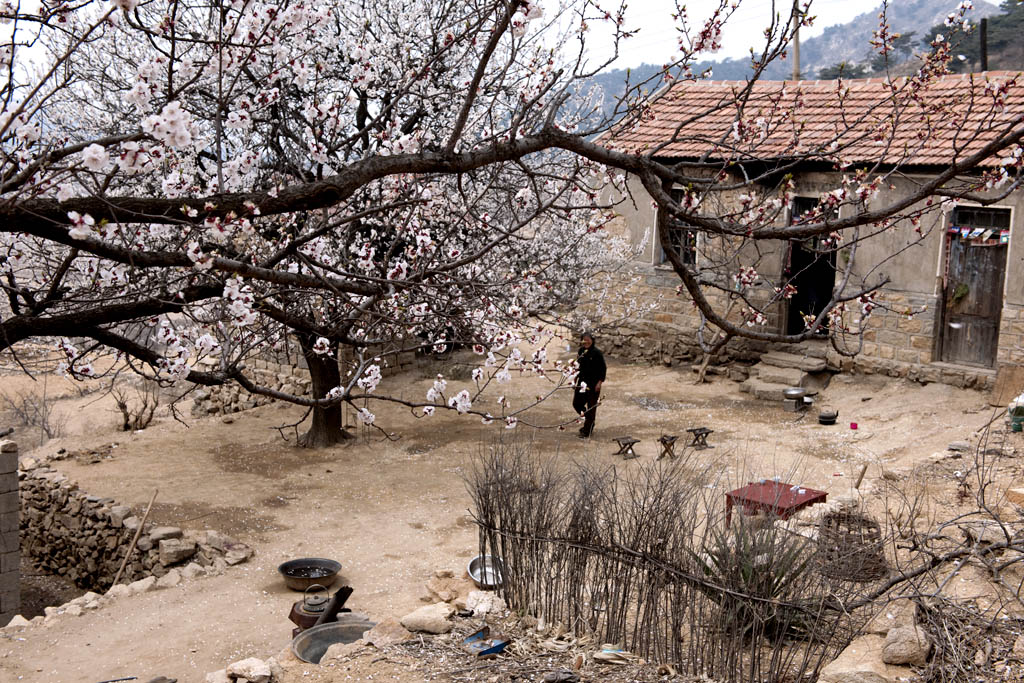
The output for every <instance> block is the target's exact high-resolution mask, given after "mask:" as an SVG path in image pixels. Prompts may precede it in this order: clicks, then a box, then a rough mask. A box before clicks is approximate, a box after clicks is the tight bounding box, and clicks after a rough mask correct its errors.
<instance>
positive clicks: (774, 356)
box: [761, 351, 826, 372]
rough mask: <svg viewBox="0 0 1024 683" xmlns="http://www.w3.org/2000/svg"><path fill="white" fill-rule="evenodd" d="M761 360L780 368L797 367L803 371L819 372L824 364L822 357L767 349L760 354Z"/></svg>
mask: <svg viewBox="0 0 1024 683" xmlns="http://www.w3.org/2000/svg"><path fill="white" fill-rule="evenodd" d="M761 362H762V363H767V364H768V365H774V366H776V367H780V368H797V369H799V370H803V371H804V372H821V371H822V370H824V369H825V366H826V363H825V359H824V358H809V357H806V356H798V355H796V354H794V353H784V352H782V351H769V352H768V353H766V354H764V355H763V356H761Z"/></svg>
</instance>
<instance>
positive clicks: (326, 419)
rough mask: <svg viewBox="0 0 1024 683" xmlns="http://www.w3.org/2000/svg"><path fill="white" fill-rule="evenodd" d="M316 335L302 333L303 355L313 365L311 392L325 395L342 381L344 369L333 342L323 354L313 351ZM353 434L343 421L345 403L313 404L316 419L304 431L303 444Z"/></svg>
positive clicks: (330, 442)
mask: <svg viewBox="0 0 1024 683" xmlns="http://www.w3.org/2000/svg"><path fill="white" fill-rule="evenodd" d="M313 342H314V340H313V338H312V337H308V336H307V335H299V345H300V346H301V347H302V355H303V357H305V359H306V365H307V366H308V367H309V377H310V380H312V387H311V392H312V395H313V397H314V398H324V397H325V396H327V392H328V391H330V390H331V389H333V388H334V387H336V386H339V385H340V384H341V371H340V370H339V369H338V361H337V349H336V347H335V345H333V344H332V345H331V353H325V354H323V355H320V354H317V353H316V352H315V351H313ZM350 438H352V435H351V434H349V433H348V432H346V431H345V429H344V428H343V427H342V424H341V404H340V403H337V404H334V405H332V406H330V407H328V408H324V407H322V406H314V407H313V422H312V424H310V426H309V431H307V432H306V433H305V434H303V435H302V437H301V438H300V439H299V444H300V445H302V446H305V447H306V448H326V447H328V446H333V445H335V444H338V443H341V442H342V441H344V440H346V439H350Z"/></svg>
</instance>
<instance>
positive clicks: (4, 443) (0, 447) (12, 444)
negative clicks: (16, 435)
mask: <svg viewBox="0 0 1024 683" xmlns="http://www.w3.org/2000/svg"><path fill="white" fill-rule="evenodd" d="M17 452H18V442H17V441H11V440H10V439H2V440H0V453H17Z"/></svg>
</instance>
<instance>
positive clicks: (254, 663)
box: [227, 657, 271, 683]
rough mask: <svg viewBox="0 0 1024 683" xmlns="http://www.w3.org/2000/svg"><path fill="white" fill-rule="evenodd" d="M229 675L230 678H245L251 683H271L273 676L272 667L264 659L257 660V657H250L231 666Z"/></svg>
mask: <svg viewBox="0 0 1024 683" xmlns="http://www.w3.org/2000/svg"><path fill="white" fill-rule="evenodd" d="M227 673H228V676H234V677H236V678H244V679H245V680H247V681H249V682H250V683H269V681H270V676H271V674H270V666H269V665H268V664H267V663H266V662H265V661H263V660H262V659H257V658H256V657H249V658H248V659H243V660H241V661H239V662H235V663H234V664H229V665H228V668H227Z"/></svg>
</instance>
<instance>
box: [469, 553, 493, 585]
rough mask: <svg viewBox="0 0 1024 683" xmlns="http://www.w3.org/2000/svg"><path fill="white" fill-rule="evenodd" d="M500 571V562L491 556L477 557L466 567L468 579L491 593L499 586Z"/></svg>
mask: <svg viewBox="0 0 1024 683" xmlns="http://www.w3.org/2000/svg"><path fill="white" fill-rule="evenodd" d="M501 571H502V570H501V560H499V559H498V558H496V557H494V556H493V555H477V556H476V557H474V558H473V559H472V560H470V561H469V566H468V567H466V573H467V574H469V578H471V579H473V583H475V584H476V585H477V587H479V588H481V589H482V590H485V591H492V590H494V589H496V588H499V587H500V586H501V582H502V577H501Z"/></svg>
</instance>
